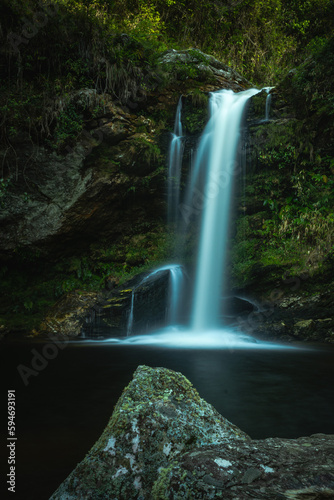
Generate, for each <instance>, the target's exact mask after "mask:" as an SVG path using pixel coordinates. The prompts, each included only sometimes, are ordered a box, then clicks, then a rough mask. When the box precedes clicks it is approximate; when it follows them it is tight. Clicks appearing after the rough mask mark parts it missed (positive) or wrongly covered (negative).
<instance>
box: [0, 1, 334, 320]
mask: <svg viewBox="0 0 334 500" xmlns="http://www.w3.org/2000/svg"><path fill="white" fill-rule="evenodd" d="M0 9H1V10H0V12H1V16H0V43H1V49H0V67H1V72H2V79H1V83H0V116H1V119H0V144H1V149H2V156H1V172H0V208H3V207H4V205H5V204H6V199H7V196H8V193H9V192H10V190H11V189H12V188H13V186H14V187H15V186H16V187H17V193H18V194H19V196H20V197H21V199H22V201H23V202H27V201H29V196H30V191H29V189H28V188H27V187H26V184H25V182H26V177H25V174H26V170H27V169H28V168H29V161H27V163H25V161H24V162H21V164H20V163H19V161H18V156H19V155H18V152H20V148H21V149H22V144H26V143H30V144H35V145H37V144H38V145H44V146H45V147H47V148H49V149H50V150H51V151H55V152H56V153H57V154H65V153H66V151H68V150H69V148H71V147H73V146H74V145H75V144H76V142H77V141H78V139H79V138H80V137H82V134H84V133H86V134H87V133H89V132H87V130H90V129H87V130H86V128H85V127H86V125H87V123H89V122H90V121H92V120H93V119H96V120H98V119H99V118H100V117H101V114H102V111H103V110H104V108H105V102H106V100H105V97H106V96H107V95H108V96H109V98H110V99H112V100H113V102H114V103H117V104H118V105H119V106H123V107H125V106H126V107H127V110H130V112H131V113H132V112H133V113H134V114H136V115H137V117H135V118H134V122H133V123H134V135H131V139H130V140H129V142H128V143H127V144H126V145H125V147H126V148H127V150H128V151H127V150H125V149H124V150H122V149H121V147H120V148H119V150H117V147H118V145H115V146H112V147H113V148H114V149H113V155H111V154H110V150H109V145H106V144H103V146H101V148H100V151H99V152H98V153H96V152H95V151H93V153H92V154H91V155H90V157H89V159H88V158H87V162H86V166H87V165H88V164H91V163H90V162H93V161H95V160H96V169H97V170H98V169H99V172H104V173H106V175H109V176H112V175H113V174H114V172H115V171H116V169H117V170H118V171H120V172H121V173H122V174H124V175H127V176H129V179H130V181H129V187H128V188H127V189H128V191H127V194H128V195H129V194H130V195H131V196H129V199H132V198H133V199H135V197H136V196H137V193H138V187H143V186H144V187H146V188H147V191H148V190H149V189H150V188H151V184H152V180H154V179H155V176H156V175H162V171H163V169H164V159H165V156H164V155H165V153H166V151H165V150H166V147H165V146H164V145H163V144H161V142H159V140H158V136H159V135H160V134H161V132H163V131H165V130H166V128H167V129H169V130H170V127H169V125H170V124H171V123H172V119H173V117H172V115H171V111H170V109H171V108H172V107H171V106H166V105H165V103H160V102H159V103H158V105H157V104H156V102H155V101H154V102H153V104H152V103H151V102H148V101H149V98H150V97H151V96H152V94H154V93H155V92H156V91H160V90H163V89H165V90H166V89H168V91H169V93H170V96H171V95H173V98H174V97H175V101H176V98H177V97H176V96H178V95H179V94H180V93H182V92H185V91H186V92H188V90H189V93H190V95H188V97H187V99H185V106H184V110H183V124H184V128H185V130H186V133H187V134H188V135H193V136H194V138H196V135H197V134H198V133H199V132H200V131H201V130H202V129H203V126H204V124H205V122H206V119H207V96H206V94H205V93H203V92H200V91H199V90H194V89H195V88H196V86H197V87H200V84H201V81H202V80H203V79H204V80H205V82H206V83H210V76H209V75H208V72H207V71H206V69H205V63H206V58H205V56H201V54H200V53H199V52H198V51H197V50H190V51H188V55H189V54H190V59H189V61H190V62H189V63H188V62H182V60H175V61H173V62H170V63H164V64H160V63H159V57H161V56H162V55H163V54H164V53H165V51H166V49H171V48H174V49H189V48H190V47H192V48H196V49H200V50H202V51H203V52H205V53H209V54H211V55H213V56H215V57H216V58H218V59H220V60H221V61H223V62H224V63H226V64H228V65H229V66H231V67H232V68H233V69H235V70H237V71H239V72H240V73H241V74H242V75H243V76H244V77H246V78H248V79H249V80H250V81H252V82H253V83H254V84H258V85H261V84H265V85H271V84H276V83H277V81H279V80H280V79H282V78H283V77H285V79H284V80H283V82H282V83H281V84H280V85H279V87H278V88H277V91H278V92H280V93H281V95H284V98H286V99H287V101H288V102H287V103H286V104H287V106H288V107H289V108H291V109H292V108H295V112H296V117H297V119H298V120H287V121H286V123H284V124H283V126H282V127H280V126H277V124H267V125H266V127H265V128H264V127H259V128H258V132H257V135H258V137H257V139H258V141H257V144H258V145H257V146H254V154H253V165H255V170H254V172H252V174H251V176H250V177H249V178H248V180H247V189H246V193H245V198H244V200H243V202H244V204H245V206H246V207H247V206H249V205H252V204H255V205H257V208H258V209H257V210H253V212H252V211H250V213H251V215H249V214H248V215H246V216H244V217H242V218H240V220H239V222H238V228H237V231H236V235H235V241H234V252H233V260H234V267H233V274H234V276H235V279H236V280H239V282H248V281H250V280H251V279H252V278H254V276H255V274H254V269H256V266H258V265H260V266H276V267H277V270H278V271H277V273H279V272H281V271H282V269H283V268H286V269H289V270H291V271H292V272H294V271H296V272H297V271H298V270H301V269H303V268H305V266H306V267H307V268H308V269H312V268H316V267H317V266H318V267H319V265H321V263H322V262H323V261H324V258H325V256H326V255H331V253H333V241H334V215H333V209H332V207H333V202H334V199H333V187H334V186H333V183H334V181H333V172H334V154H333V147H332V144H333V141H334V128H333V115H334V87H333V85H334V83H333V82H334V74H333V68H334V55H333V54H334V38H333V28H334V3H333V1H331V0H313V1H311V0H290V1H288V2H287V1H284V0H239V1H234V0H226V1H224V2H222V1H214V0H196V1H195V0H189V1H187V2H186V1H185V0H179V1H176V0H116V1H114V0H81V1H79V0H0ZM295 66H298V67H297V68H296V69H295V70H293V71H292V72H291V71H290V73H288V71H289V70H291V68H293V67H295ZM287 73H288V74H287ZM189 81H191V82H192V83H191V84H190V85H189ZM83 89H84V90H86V91H87V89H89V92H91V94H89V93H86V94H85V96H86V97H79V94H80V91H82V90H83ZM184 89H185V91H184ZM156 93H157V92H156ZM90 96H93V97H90ZM170 96H169V98H170ZM263 98H264V97H263V96H262V99H263ZM144 101H145V105H143V102H144ZM160 104H161V106H160ZM261 106H262V104H261ZM131 134H132V132H131ZM154 134H155V135H154ZM133 151H136V153H137V155H138V164H136V169H137V170H136V172H133V171H131V168H132V167H131V166H129V165H128V164H127V162H126V154H127V153H128V152H129V153H131V154H133ZM114 153H115V154H114ZM118 153H119V154H118ZM95 155H96V156H95ZM22 165H23V166H22ZM20 169H21V170H20ZM38 175H42V173H41V174H38ZM132 175H133V176H137V180H136V181H133V183H132V184H131V179H132V177H131V176H132ZM138 179H139V180H138ZM19 182H21V185H20V186H18V183H19ZM28 191H29V193H28ZM96 245H97V246H96V247H94V248H93V247H91V248H90V249H88V250H87V249H86V248H85V250H84V251H82V253H81V254H80V252H77V251H76V250H74V249H73V254H75V255H72V256H69V257H66V258H64V259H61V260H60V261H59V262H58V263H57V264H55V263H50V262H49V263H48V264H46V263H45V262H44V263H43V260H42V259H41V260H40V257H39V256H37V255H36V256H30V257H29V259H32V263H29V264H27V255H26V252H27V250H22V249H19V250H18V251H17V253H16V254H15V255H14V257H15V264H16V263H18V266H17V268H15V270H14V271H13V269H9V267H8V266H9V264H8V266H7V263H6V264H4V265H3V266H2V268H1V280H2V291H3V293H4V299H2V301H1V304H0V317H1V321H0V323H2V322H4V323H5V322H6V321H7V320H6V321H5V320H4V317H5V316H6V317H7V316H8V317H9V316H13V313H15V321H16V322H17V324H22V319H21V315H24V317H26V318H27V327H28V328H29V326H28V325H35V324H37V323H38V322H39V320H40V317H41V315H43V314H44V312H45V310H46V309H47V308H48V307H49V306H50V304H52V303H53V302H54V301H55V300H56V299H57V298H58V297H60V296H61V295H62V294H64V293H67V292H69V291H72V290H75V289H82V290H99V289H101V288H103V287H104V286H106V283H107V282H108V281H109V280H112V281H113V282H114V283H115V284H119V283H121V282H123V281H125V280H126V279H128V278H129V277H131V276H133V275H134V274H136V273H137V272H140V271H141V270H144V269H146V268H148V267H153V266H154V265H156V264H158V263H159V262H161V261H163V260H164V259H165V257H166V252H167V253H168V248H172V246H173V242H171V241H169V240H168V237H166V234H165V231H164V229H163V228H160V227H159V228H154V229H152V230H151V229H150V228H148V227H140V228H136V231H134V232H133V234H131V235H129V234H125V233H124V234H122V235H120V236H119V239H118V240H117V241H112V242H111V241H108V243H106V244H104V243H103V242H102V243H101V242H100V241H99V242H97V244H96ZM188 247H189V249H188ZM190 253H191V249H190V245H188V246H187V258H188V256H189V255H190ZM189 259H190V257H189ZM29 262H30V261H29ZM28 267H29V269H30V270H29V272H27V268H28Z"/></svg>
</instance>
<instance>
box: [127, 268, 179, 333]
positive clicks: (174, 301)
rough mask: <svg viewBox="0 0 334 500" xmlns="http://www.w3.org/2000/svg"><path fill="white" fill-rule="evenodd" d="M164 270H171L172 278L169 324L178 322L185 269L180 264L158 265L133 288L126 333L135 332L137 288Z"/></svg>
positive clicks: (170, 283)
mask: <svg viewBox="0 0 334 500" xmlns="http://www.w3.org/2000/svg"><path fill="white" fill-rule="evenodd" d="M162 271H169V273H170V279H169V294H168V295H169V300H168V302H169V303H168V305H167V306H168V317H167V320H168V324H170V325H172V324H175V323H177V320H178V318H179V313H180V306H181V304H182V299H181V296H182V290H183V283H184V274H183V269H182V267H181V266H180V265H178V264H168V265H166V266H162V267H158V268H157V269H154V271H152V272H150V273H149V274H148V275H147V276H145V278H143V279H142V280H141V281H140V282H139V283H138V285H137V286H136V287H134V288H133V290H132V294H131V304H130V311H129V317H128V322H127V329H126V335H127V337H129V336H130V335H131V334H132V332H133V323H134V312H135V295H136V290H137V289H138V288H139V287H140V286H141V285H143V284H144V283H146V282H147V281H149V280H150V279H151V278H153V277H154V276H155V275H156V274H158V273H160V272H162Z"/></svg>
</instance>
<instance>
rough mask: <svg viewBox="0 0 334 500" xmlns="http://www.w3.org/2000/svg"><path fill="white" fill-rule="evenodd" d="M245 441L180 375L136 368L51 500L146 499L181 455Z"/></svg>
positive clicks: (246, 437)
mask: <svg viewBox="0 0 334 500" xmlns="http://www.w3.org/2000/svg"><path fill="white" fill-rule="evenodd" d="M248 439H249V438H248V436H247V435H246V434H245V433H244V432H242V431H241V430H240V429H238V427H236V426H235V425H233V424H231V423H230V422H229V421H228V420H226V419H225V418H224V417H222V416H221V415H220V414H219V413H218V412H217V411H216V410H215V409H214V408H213V407H212V406H211V405H210V404H208V403H207V402H206V401H204V400H203V399H201V398H200V396H199V394H198V392H197V391H196V389H194V387H193V386H192V384H191V383H190V382H189V380H187V379H186V378H185V377H184V376H183V375H182V374H181V373H178V372H174V371H172V370H168V369H166V368H151V367H148V366H139V367H138V368H137V370H136V372H135V373H134V377H133V380H132V381H131V382H130V384H129V385H128V386H127V387H126V388H125V389H124V391H123V394H122V396H121V397H120V399H119V400H118V403H117V405H116V407H115V409H114V412H113V415H112V417H111V419H110V421H109V423H108V425H107V427H106V429H105V430H104V432H103V434H102V436H101V437H100V439H99V440H98V441H97V443H96V444H95V445H94V446H93V448H92V449H91V450H90V452H89V453H88V454H87V456H86V457H85V458H84V460H83V461H82V462H81V463H80V464H79V465H78V466H77V467H76V469H75V470H74V471H73V472H72V473H71V474H70V476H69V477H68V478H67V479H66V480H65V482H64V483H63V484H62V485H61V486H60V487H59V489H58V490H57V491H56V492H55V493H54V494H53V495H52V497H51V498H52V500H60V499H64V498H94V499H96V500H99V499H101V500H102V499H106V498H110V499H111V498H119V499H121V498H124V499H125V498H126V499H132V498H133V499H134V498H137V499H139V498H140V499H143V500H144V499H145V500H146V499H149V498H152V496H151V489H152V486H153V484H154V482H155V481H156V480H157V479H158V477H159V474H161V473H162V469H163V468H167V467H168V465H169V464H170V463H172V462H173V461H174V459H175V458H176V457H177V456H178V455H179V454H180V453H181V452H182V453H184V452H187V451H190V450H192V449H194V448H196V447H198V446H204V445H209V444H213V443H220V444H225V445H226V446H228V444H229V442H230V441H231V440H232V441H233V443H235V442H243V441H246V440H248ZM159 498H160V497H159Z"/></svg>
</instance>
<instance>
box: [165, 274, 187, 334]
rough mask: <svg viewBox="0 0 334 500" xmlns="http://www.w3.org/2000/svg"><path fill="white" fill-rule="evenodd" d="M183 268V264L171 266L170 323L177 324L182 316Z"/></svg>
mask: <svg viewBox="0 0 334 500" xmlns="http://www.w3.org/2000/svg"><path fill="white" fill-rule="evenodd" d="M183 280H184V275H183V269H182V267H181V266H178V265H174V266H171V267H170V285H169V290H170V292H169V295H170V297H169V313H168V323H169V324H170V325H175V324H177V322H178V320H179V318H180V309H181V303H182V301H181V297H182V292H183Z"/></svg>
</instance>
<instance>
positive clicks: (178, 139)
mask: <svg viewBox="0 0 334 500" xmlns="http://www.w3.org/2000/svg"><path fill="white" fill-rule="evenodd" d="M181 112H182V97H180V99H179V102H178V105H177V109H176V114H175V122H174V132H173V135H172V140H171V143H170V148H169V165H168V179H167V185H168V222H169V223H171V222H175V221H176V219H177V213H178V206H179V201H180V182H181V167H182V157H183V149H184V143H183V138H182V122H181Z"/></svg>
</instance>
